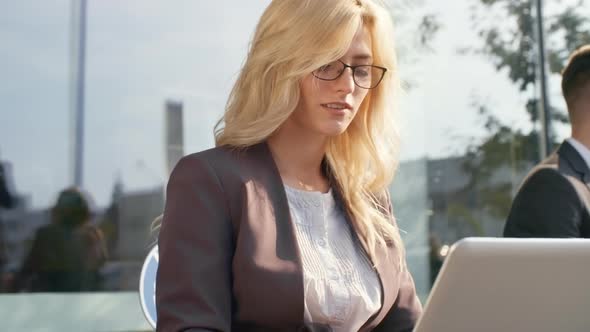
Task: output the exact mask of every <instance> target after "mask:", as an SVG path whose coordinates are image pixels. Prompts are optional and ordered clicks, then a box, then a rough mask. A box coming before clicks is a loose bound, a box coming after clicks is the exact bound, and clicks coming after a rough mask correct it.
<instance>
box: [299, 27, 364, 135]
mask: <svg viewBox="0 0 590 332" xmlns="http://www.w3.org/2000/svg"><path fill="white" fill-rule="evenodd" d="M371 49H372V48H371V35H370V34H369V31H368V30H367V29H366V28H361V29H359V31H358V32H357V34H356V35H355V37H354V39H353V41H352V44H351V46H350V48H349V49H348V51H347V52H346V54H345V55H344V56H343V57H342V58H341V59H340V61H342V62H344V63H345V64H348V65H351V66H355V65H367V64H372V62H373V60H372V52H371ZM300 89H301V99H300V101H299V105H298V106H297V109H296V110H295V112H293V114H292V115H291V117H290V120H292V121H293V122H295V123H296V124H297V126H298V127H299V128H300V129H302V130H305V131H308V132H310V133H314V134H319V135H322V136H327V137H330V136H336V135H339V134H342V133H343V132H344V131H345V130H346V128H348V125H350V123H351V121H352V119H353V118H354V116H355V115H356V113H357V111H358V109H359V106H360V105H361V103H362V102H363V100H364V99H365V96H366V95H367V93H368V92H369V90H367V89H363V88H360V87H358V86H356V85H355V83H354V81H353V77H352V69H351V68H346V69H345V70H344V72H343V73H342V75H340V77H338V78H337V79H335V80H332V81H326V80H321V79H319V78H317V77H315V76H314V75H313V74H312V73H310V74H308V75H307V76H306V77H305V78H304V79H303V80H302V81H301V83H300Z"/></svg>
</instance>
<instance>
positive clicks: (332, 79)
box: [312, 60, 387, 90]
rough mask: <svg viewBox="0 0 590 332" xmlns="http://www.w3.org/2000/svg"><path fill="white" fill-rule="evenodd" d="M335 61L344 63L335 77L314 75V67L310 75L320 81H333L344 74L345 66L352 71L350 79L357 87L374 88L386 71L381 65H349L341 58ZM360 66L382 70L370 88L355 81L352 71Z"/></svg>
mask: <svg viewBox="0 0 590 332" xmlns="http://www.w3.org/2000/svg"><path fill="white" fill-rule="evenodd" d="M337 61H338V62H340V63H342V64H343V65H344V67H343V68H342V70H341V71H340V73H338V75H336V77H334V78H322V77H319V76H318V75H316V71H318V70H319V69H316V70H314V71H313V72H312V75H313V76H314V77H315V78H317V79H320V80H322V81H335V80H337V79H338V78H339V77H340V76H342V74H344V71H345V70H346V68H350V70H351V71H352V80H353V81H354V85H356V86H358V87H359V88H361V89H367V90H371V89H374V88H376V87H377V86H378V85H379V83H381V81H382V80H383V77H385V73H386V72H387V68H385V67H381V66H375V65H357V66H351V65H349V64H347V63H345V62H344V61H342V60H337ZM360 67H371V68H377V69H381V70H382V71H381V77H379V80H378V81H377V83H375V85H373V86H371V87H370V88H367V87H364V86H360V85H359V84H358V83H357V82H356V78H355V76H354V73H355V71H356V69H357V68H360Z"/></svg>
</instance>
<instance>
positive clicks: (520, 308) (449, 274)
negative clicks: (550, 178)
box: [414, 238, 590, 332]
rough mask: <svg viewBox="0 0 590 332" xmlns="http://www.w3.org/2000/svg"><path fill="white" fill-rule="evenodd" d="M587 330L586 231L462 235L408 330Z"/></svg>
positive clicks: (589, 247) (589, 265) (589, 277)
mask: <svg viewBox="0 0 590 332" xmlns="http://www.w3.org/2000/svg"><path fill="white" fill-rule="evenodd" d="M433 331H436V332H447V331H449V332H487V331H490V332H491V331H493V332H497V331H502V332H511V331H518V332H522V331H526V332H528V331H534V332H557V331H558V332H587V331H590V239H512V238H465V239H463V240H460V241H458V242H457V243H455V244H454V245H453V246H452V247H451V249H450V251H449V255H448V256H447V258H446V260H445V262H444V264H443V266H442V268H441V270H440V272H439V275H438V277H437V279H436V281H435V283H434V286H433V288H432V290H431V292H430V295H429V297H428V299H427V301H426V304H425V306H424V313H423V314H422V316H421V317H420V319H419V320H418V322H417V325H416V327H415V329H414V332H433Z"/></svg>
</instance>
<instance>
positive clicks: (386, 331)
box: [373, 192, 422, 332]
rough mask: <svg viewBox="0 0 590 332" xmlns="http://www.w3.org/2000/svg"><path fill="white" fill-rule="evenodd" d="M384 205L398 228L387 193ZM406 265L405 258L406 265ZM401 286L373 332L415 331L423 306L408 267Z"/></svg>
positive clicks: (402, 276)
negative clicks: (391, 304)
mask: <svg viewBox="0 0 590 332" xmlns="http://www.w3.org/2000/svg"><path fill="white" fill-rule="evenodd" d="M383 205H384V207H386V210H387V212H388V213H389V214H390V215H391V216H392V222H393V223H394V224H396V226H397V223H396V222H395V219H394V218H393V206H392V204H391V197H390V195H389V192H387V193H386V195H385V197H384V204H383ZM405 263H406V262H405V258H404V264H405ZM399 285H400V286H399V291H398V295H397V298H396V300H395V302H394V303H393V306H392V307H391V308H390V309H389V312H388V313H387V315H386V316H385V317H384V318H383V320H382V321H381V322H380V323H379V324H378V325H377V326H376V327H375V329H374V330H373V331H375V332H381V331H382V332H411V331H412V330H413V329H414V326H415V325H416V322H417V321H418V318H419V317H420V315H421V314H422V304H421V303H420V299H419V298H418V296H417V295H416V286H415V284H414V279H413V278H412V275H411V273H410V271H409V270H408V267H407V265H406V267H405V268H404V269H403V271H402V272H401V273H400V279H399Z"/></svg>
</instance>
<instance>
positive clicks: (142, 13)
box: [0, 0, 590, 299]
mask: <svg viewBox="0 0 590 332" xmlns="http://www.w3.org/2000/svg"><path fill="white" fill-rule="evenodd" d="M268 2H269V1H238V0H223V1H216V2H203V1H189V0H174V1H166V2H163V1H140V0H127V1H116V2H114V1H92V0H90V1H88V2H87V12H86V13H87V14H86V34H85V36H86V39H85V55H86V57H85V75H86V77H85V90H84V97H85V102H84V104H83V106H84V114H85V116H84V121H83V125H84V133H83V136H82V142H83V151H84V153H83V155H82V158H81V161H82V164H83V167H82V173H83V177H82V186H81V188H82V191H83V192H82V193H81V195H79V194H78V193H76V192H74V193H73V194H72V192H69V194H71V195H69V194H68V193H65V194H61V195H60V193H61V192H62V191H63V190H64V189H66V188H68V187H70V186H72V184H73V182H72V181H73V174H72V173H73V162H72V160H73V159H74V158H75V155H74V153H73V149H72V146H73V143H74V141H75V140H76V139H80V137H79V136H78V137H77V136H76V135H75V133H74V131H73V124H74V120H73V119H74V104H75V103H74V102H73V100H74V96H75V91H76V90H75V87H76V86H75V84H74V83H73V82H75V80H74V77H73V75H74V73H75V71H74V68H73V67H72V64H73V63H74V62H75V61H74V60H75V58H76V52H75V50H74V49H73V48H72V40H73V39H74V38H75V36H77V35H78V33H79V32H80V30H79V26H78V25H76V24H75V20H73V16H75V8H74V7H75V6H74V4H75V3H76V2H71V1H65V0H60V1H52V2H51V4H45V3H40V2H38V1H30V0H26V1H16V2H8V3H4V4H3V5H2V10H0V22H1V23H0V24H1V25H2V29H1V30H0V35H1V36H2V41H3V42H2V43H0V54H2V57H1V58H0V72H1V73H2V74H3V75H2V76H1V77H0V103H1V105H2V107H1V108H0V160H1V161H2V165H3V181H4V182H5V184H6V187H7V188H8V192H9V193H10V195H11V197H12V198H13V199H12V200H10V201H11V202H9V201H8V200H7V201H6V203H3V205H2V207H1V208H0V271H1V273H2V278H1V281H2V283H1V291H2V292H15V291H20V292H27V291H35V290H44V291H65V290H88V289H87V288H79V289H76V288H74V289H64V288H63V287H67V285H65V286H64V285H61V286H60V285H53V286H47V285H39V283H38V281H36V280H35V276H32V275H30V274H26V273H24V272H23V269H24V268H25V267H26V261H27V257H29V260H31V259H32V258H31V255H33V254H32V253H33V252H35V250H36V249H34V247H35V243H37V245H39V246H41V249H37V250H40V251H39V252H45V251H47V250H49V249H50V248H53V247H52V246H58V247H59V249H55V250H56V252H62V253H63V255H66V253H67V252H68V251H70V252H71V251H72V250H68V248H69V247H64V246H61V245H60V243H62V242H63V241H61V240H59V239H62V238H60V236H63V234H62V235H60V234H57V233H56V232H54V230H52V228H51V227H50V226H49V225H51V224H53V223H55V221H56V219H58V218H60V217H63V215H64V213H66V212H63V209H62V208H64V206H65V207H70V208H71V206H70V205H67V204H70V203H72V202H71V200H74V201H75V202H77V203H76V204H78V205H76V206H77V207H78V208H79V207H80V205H84V201H86V202H87V203H88V207H89V211H90V214H89V218H88V219H89V220H90V224H91V225H93V227H94V228H95V229H96V230H98V231H99V232H98V233H97V234H99V235H97V236H98V237H99V238H100V239H97V240H95V243H97V246H98V247H99V248H100V250H102V252H103V253H104V256H97V258H96V259H97V260H98V261H102V260H104V264H102V263H101V264H98V265H97V274H96V275H95V276H94V277H93V278H96V280H95V281H96V282H95V283H93V284H92V285H93V286H92V287H91V289H90V290H100V291H124V290H129V291H135V290H137V287H138V286H137V285H138V281H139V272H140V268H141V264H142V261H143V259H144V257H145V255H146V253H147V251H148V249H149V247H150V246H151V245H152V244H153V241H154V237H153V235H152V234H151V223H152V221H153V220H154V219H155V218H156V217H157V216H158V215H159V214H160V213H161V212H162V208H163V202H164V192H163V188H164V187H165V184H166V181H167V177H168V174H169V172H170V170H171V167H172V166H173V165H174V163H175V162H176V161H177V160H178V158H179V157H180V156H182V155H185V154H188V153H192V152H196V151H200V150H203V149H206V148H209V147H212V146H213V130H212V128H213V126H214V124H215V122H216V121H217V119H218V118H219V117H220V116H221V114H222V112H223V108H224V104H225V100H226V98H227V95H228V93H229V90H230V88H231V86H232V83H233V81H234V80H235V78H236V75H237V73H238V71H239V69H240V66H241V64H242V61H243V59H244V56H245V54H246V50H247V47H248V43H249V40H250V37H251V35H252V32H253V30H254V27H255V24H256V22H257V19H258V17H259V16H260V15H261V13H262V11H263V10H264V8H265V6H266V5H267V4H268ZM570 2H571V3H568V2H567V1H562V2H559V5H557V2H555V3H554V2H553V1H547V6H546V20H547V22H546V38H547V41H548V42H547V45H548V46H547V54H548V59H549V63H548V64H547V66H548V71H549V75H548V80H549V83H550V84H549V91H548V92H549V97H550V98H549V100H550V101H551V106H552V107H551V108H550V110H551V114H552V117H551V119H552V122H551V123H552V125H551V127H550V128H551V131H550V132H551V138H552V143H553V146H555V145H556V144H558V143H559V142H560V141H561V140H562V139H563V138H565V137H567V136H569V132H568V129H569V126H568V124H567V119H566V118H565V117H564V114H565V113H564V109H565V105H564V103H563V101H562V98H561V94H560V91H559V75H557V74H556V73H558V72H559V69H560V67H561V66H563V64H564V63H565V57H566V55H567V54H568V53H569V52H570V51H571V50H572V49H573V48H575V47H576V46H579V45H580V44H581V43H582V41H583V38H586V37H584V36H587V34H588V31H589V30H590V28H589V27H588V24H587V23H586V22H585V20H581V19H580V20H578V19H579V18H580V17H588V14H590V13H588V12H589V11H590V5H588V4H587V3H586V2H581V5H579V4H578V2H579V1H573V0H572V1H570ZM389 3H390V5H391V7H392V8H393V14H394V18H395V20H396V22H397V45H398V52H399V57H400V65H399V68H398V69H399V73H400V75H401V78H402V80H403V83H404V84H403V85H404V89H405V93H404V94H403V96H402V100H401V101H400V105H399V106H400V107H399V109H400V112H399V113H400V114H399V115H400V118H399V123H400V127H401V131H402V136H403V143H402V146H401V151H402V154H401V157H402V160H401V165H400V169H399V173H398V175H397V177H396V181H395V182H394V184H393V185H392V188H391V191H392V195H393V200H394V209H395V212H396V215H397V218H398V220H399V224H400V227H401V228H402V230H403V231H404V234H403V237H404V240H405V241H406V246H407V252H408V261H409V264H410V269H411V270H412V272H413V274H414V277H415V281H416V284H417V286H418V290H419V293H420V295H421V297H422V298H423V299H425V297H426V296H427V294H428V291H429V289H430V287H431V283H432V280H433V278H434V277H435V275H436V272H437V270H438V268H439V267H440V265H441V263H442V261H443V260H444V256H445V255H446V252H447V250H448V246H449V245H451V244H452V243H453V242H455V241H457V240H458V239H460V238H462V237H466V236H500V235H501V231H502V228H503V223H504V220H505V218H506V216H507V213H508V209H509V207H510V202H511V200H512V198H513V196H514V194H515V192H516V190H517V188H518V185H519V184H520V181H521V180H522V178H523V176H524V174H526V172H527V171H528V170H529V169H530V168H531V167H532V165H534V164H535V163H536V162H537V161H538V160H539V159H540V157H541V154H540V152H539V133H542V132H543V128H542V126H541V125H540V122H539V120H538V118H539V117H538V111H537V110H538V109H539V108H538V105H537V104H538V103H537V101H538V99H539V95H540V91H539V84H538V82H539V75H538V63H537V62H536V59H537V58H538V53H537V52H538V51H537V49H536V45H537V44H536V42H535V40H536V36H535V34H534V26H535V25H534V24H535V17H534V15H533V13H534V10H533V7H532V5H533V4H532V3H527V2H522V1H510V0H504V1H496V2H494V3H495V4H490V2H489V1H468V0H461V1H452V2H448V1H447V2H441V1H435V0H423V1H409V0H408V1H389ZM570 5H571V6H575V5H577V6H578V7H575V8H576V10H575V11H568V8H570V9H571V8H574V7H568V6H570ZM498 22H502V24H499V23H498ZM576 33H577V34H576ZM564 36H565V37H567V38H565V37H564ZM576 36H577V37H576ZM570 37H571V38H570ZM576 38H577V39H576ZM64 195H65V196H64ZM72 197H74V198H72ZM64 204H65V205H64ZM66 214H67V213H66ZM68 216H69V217H67V218H73V217H72V216H71V215H68ZM94 228H93V229H94ZM54 233H56V234H54ZM89 236H91V235H89ZM56 238H57V241H55V239H56ZM41 242H43V244H42V245H41V244H39V243H41ZM43 246H48V247H43ZM60 246H61V247H60ZM70 249H71V248H70ZM59 250H61V251H59ZM100 250H99V251H100ZM35 255H36V254H35ZM53 259H54V260H55V262H57V263H56V264H60V263H59V262H63V261H65V260H66V258H65V256H63V257H54V258H53ZM31 264H32V263H31ZM25 272H26V271H25ZM72 287H74V286H72ZM76 287H77V286H76ZM80 287H82V286H80Z"/></svg>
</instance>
